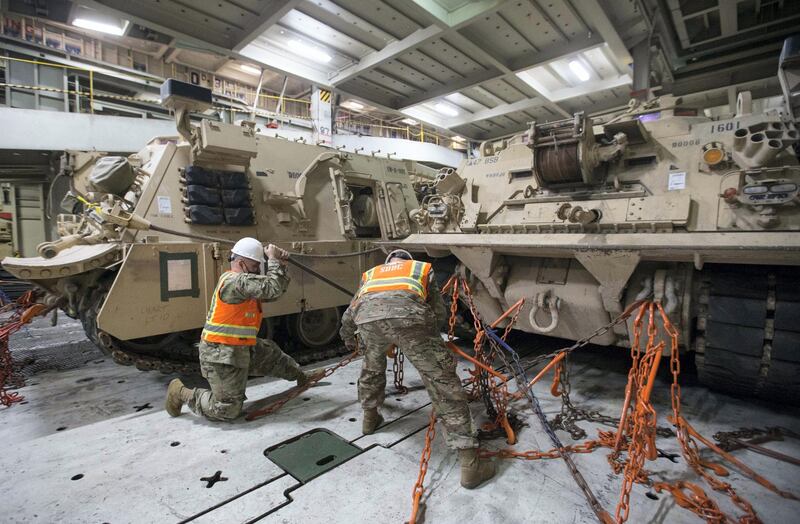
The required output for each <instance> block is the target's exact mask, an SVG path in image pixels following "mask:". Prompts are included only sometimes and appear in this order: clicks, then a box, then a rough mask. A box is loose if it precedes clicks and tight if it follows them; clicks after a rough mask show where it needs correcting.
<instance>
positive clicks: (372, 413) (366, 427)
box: [361, 408, 383, 435]
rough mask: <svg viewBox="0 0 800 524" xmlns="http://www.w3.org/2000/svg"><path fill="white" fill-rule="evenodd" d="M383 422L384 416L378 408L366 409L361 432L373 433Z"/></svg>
mask: <svg viewBox="0 0 800 524" xmlns="http://www.w3.org/2000/svg"><path fill="white" fill-rule="evenodd" d="M381 424H383V417H382V416H381V414H380V413H378V408H372V409H365V410H364V420H362V421H361V433H363V434H364V435H372V434H373V433H375V430H376V429H378V426H380V425H381Z"/></svg>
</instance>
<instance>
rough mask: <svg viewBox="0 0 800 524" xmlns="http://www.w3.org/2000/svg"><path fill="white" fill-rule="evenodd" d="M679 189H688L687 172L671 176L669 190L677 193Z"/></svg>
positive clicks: (671, 174)
mask: <svg viewBox="0 0 800 524" xmlns="http://www.w3.org/2000/svg"><path fill="white" fill-rule="evenodd" d="M677 189H686V171H679V172H677V173H670V174H669V183H668V184H667V190H669V191H675V190H677Z"/></svg>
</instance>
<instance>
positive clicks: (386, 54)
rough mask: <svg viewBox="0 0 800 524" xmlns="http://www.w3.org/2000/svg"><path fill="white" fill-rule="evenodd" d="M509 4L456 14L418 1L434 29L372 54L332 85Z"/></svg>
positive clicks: (479, 5)
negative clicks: (431, 21) (431, 20)
mask: <svg viewBox="0 0 800 524" xmlns="http://www.w3.org/2000/svg"><path fill="white" fill-rule="evenodd" d="M507 2H508V0H481V1H478V2H468V4H467V5H465V6H463V7H461V8H459V9H456V10H455V11H453V12H445V11H444V9H443V8H442V7H441V6H439V4H438V3H437V2H435V1H434V0H415V2H414V3H415V4H416V5H417V6H419V7H420V8H421V9H422V10H423V11H424V12H425V13H427V14H428V16H429V17H430V18H432V19H433V23H432V24H431V25H429V26H427V27H423V28H421V29H418V30H416V31H414V32H413V33H411V34H410V35H408V36H407V37H405V38H403V39H401V40H397V41H395V42H392V43H390V44H388V45H387V46H386V47H384V48H383V49H381V50H380V51H377V52H375V53H370V54H369V55H367V56H365V57H364V58H362V59H361V61H360V62H359V63H357V64H354V65H352V66H350V67H347V68H345V69H343V70H342V71H339V72H338V73H336V74H335V75H334V76H332V77H331V79H330V82H331V84H332V85H334V86H337V85H340V84H342V83H344V82H347V81H348V80H352V79H353V78H355V77H356V76H358V75H359V74H361V73H363V72H366V71H369V70H371V69H374V68H376V67H379V66H380V65H381V64H382V63H383V62H386V61H388V60H391V59H393V58H396V57H398V56H400V55H402V54H404V53H406V52H408V51H410V50H412V49H414V48H416V47H420V46H422V45H425V44H427V43H428V42H431V41H433V40H436V39H439V38H447V37H450V36H453V35H455V34H458V30H459V29H461V28H462V27H465V26H467V25H469V24H471V23H472V22H474V21H475V20H477V19H478V18H480V17H482V16H486V15H487V14H490V13H494V12H495V11H497V10H498V9H500V8H502V7H503V6H504V5H505V4H506V3H507Z"/></svg>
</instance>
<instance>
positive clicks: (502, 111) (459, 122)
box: [447, 97, 547, 128]
mask: <svg viewBox="0 0 800 524" xmlns="http://www.w3.org/2000/svg"><path fill="white" fill-rule="evenodd" d="M546 103H547V100H546V99H543V98H540V97H536V98H529V99H525V100H520V101H518V102H513V103H511V104H502V105H499V106H496V107H493V108H491V109H486V110H484V111H478V112H477V113H472V114H470V115H466V116H464V117H461V118H453V119H451V120H450V121H448V123H447V124H448V125H447V127H448V128H453V127H457V126H463V125H466V124H472V123H473V122H478V121H481V120H489V119H491V118H497V117H499V116H503V115H506V114H509V113H516V112H517V111H527V110H528V109H533V108H535V107H539V106H542V105H544V104H546Z"/></svg>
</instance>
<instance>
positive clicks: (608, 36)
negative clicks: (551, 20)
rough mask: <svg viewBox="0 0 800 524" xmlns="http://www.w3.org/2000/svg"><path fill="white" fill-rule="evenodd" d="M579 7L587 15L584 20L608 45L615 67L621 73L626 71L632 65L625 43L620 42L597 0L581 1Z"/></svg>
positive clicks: (620, 39)
mask: <svg viewBox="0 0 800 524" xmlns="http://www.w3.org/2000/svg"><path fill="white" fill-rule="evenodd" d="M579 5H580V6H581V9H583V11H584V13H585V14H586V15H587V16H586V19H588V20H591V21H592V25H593V26H594V28H595V30H596V31H597V32H598V33H600V36H602V37H603V40H605V41H606V43H607V44H608V48H609V49H610V50H611V53H612V54H613V55H614V58H615V59H616V61H617V65H619V67H620V69H621V70H622V71H626V70H627V68H628V66H630V65H631V64H632V63H633V58H632V57H631V54H630V53H629V52H628V48H627V47H626V46H625V42H623V41H622V37H621V36H620V35H619V32H618V31H617V29H616V28H615V27H614V24H613V23H611V20H610V19H609V18H608V15H607V14H606V12H605V11H604V10H603V7H602V6H601V5H600V2H598V0H581V1H580V2H579Z"/></svg>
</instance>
